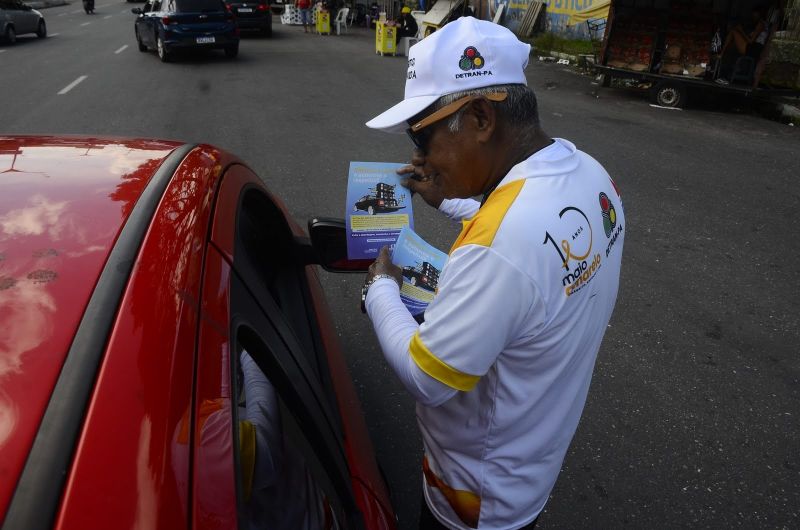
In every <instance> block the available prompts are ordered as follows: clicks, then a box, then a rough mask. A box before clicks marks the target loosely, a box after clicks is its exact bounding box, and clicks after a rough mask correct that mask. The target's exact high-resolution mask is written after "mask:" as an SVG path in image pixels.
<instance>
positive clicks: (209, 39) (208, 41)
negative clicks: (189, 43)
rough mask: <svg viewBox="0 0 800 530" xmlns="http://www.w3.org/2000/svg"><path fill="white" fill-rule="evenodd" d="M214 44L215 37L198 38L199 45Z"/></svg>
mask: <svg viewBox="0 0 800 530" xmlns="http://www.w3.org/2000/svg"><path fill="white" fill-rule="evenodd" d="M213 42H214V37H197V44H211V43H213Z"/></svg>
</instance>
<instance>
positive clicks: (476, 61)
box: [458, 46, 485, 72]
mask: <svg viewBox="0 0 800 530" xmlns="http://www.w3.org/2000/svg"><path fill="white" fill-rule="evenodd" d="M484 64H485V61H484V60H483V57H481V53H480V52H479V51H478V49H477V48H476V47H475V46H468V47H467V48H465V49H464V55H462V56H461V60H460V61H458V67H459V68H461V69H462V70H464V71H465V72H468V71H470V70H480V69H481V68H483V65H484Z"/></svg>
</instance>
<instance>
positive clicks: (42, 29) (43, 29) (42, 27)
mask: <svg viewBox="0 0 800 530" xmlns="http://www.w3.org/2000/svg"><path fill="white" fill-rule="evenodd" d="M36 36H37V37H39V38H40V39H43V38H45V37H47V25H46V24H45V23H44V20H40V21H39V27H37V28H36Z"/></svg>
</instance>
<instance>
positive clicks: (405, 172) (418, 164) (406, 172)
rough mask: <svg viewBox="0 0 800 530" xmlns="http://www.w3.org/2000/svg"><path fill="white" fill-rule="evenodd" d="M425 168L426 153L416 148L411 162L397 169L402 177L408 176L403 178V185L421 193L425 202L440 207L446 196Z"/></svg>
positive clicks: (413, 191)
mask: <svg viewBox="0 0 800 530" xmlns="http://www.w3.org/2000/svg"><path fill="white" fill-rule="evenodd" d="M424 168H425V154H424V153H423V152H422V151H420V150H419V149H414V155H413V156H412V157H411V164H409V165H407V166H403V167H401V168H400V169H398V170H397V173H398V174H399V175H400V176H402V177H406V178H404V179H403V180H401V184H402V185H403V186H405V187H406V188H408V189H409V190H411V192H412V193H419V194H420V196H421V197H422V199H423V200H424V201H425V202H427V203H428V204H430V205H431V206H433V207H434V208H436V209H439V205H441V204H442V201H443V200H444V198H445V197H444V194H443V193H442V190H441V188H439V186H438V185H437V184H436V181H435V180H434V179H433V178H432V176H431V175H426V174H425V169H424Z"/></svg>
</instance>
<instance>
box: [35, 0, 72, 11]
mask: <svg viewBox="0 0 800 530" xmlns="http://www.w3.org/2000/svg"><path fill="white" fill-rule="evenodd" d="M25 5H28V6H31V7H32V8H33V9H47V8H48V7H58V6H66V5H69V2H67V1H66V0H34V1H33V2H25Z"/></svg>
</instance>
